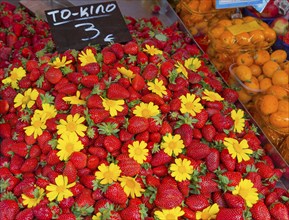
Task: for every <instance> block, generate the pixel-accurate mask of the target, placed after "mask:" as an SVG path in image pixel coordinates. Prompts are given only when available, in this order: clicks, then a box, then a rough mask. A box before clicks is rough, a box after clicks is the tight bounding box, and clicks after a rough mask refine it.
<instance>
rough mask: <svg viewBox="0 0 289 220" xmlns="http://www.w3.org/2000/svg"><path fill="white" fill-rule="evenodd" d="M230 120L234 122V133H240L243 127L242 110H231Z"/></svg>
mask: <svg viewBox="0 0 289 220" xmlns="http://www.w3.org/2000/svg"><path fill="white" fill-rule="evenodd" d="M231 118H232V119H233V120H234V132H237V133H241V132H242V131H243V130H244V127H245V119H244V111H243V110H242V109H238V110H237V111H236V110H234V109H233V110H232V111H231Z"/></svg>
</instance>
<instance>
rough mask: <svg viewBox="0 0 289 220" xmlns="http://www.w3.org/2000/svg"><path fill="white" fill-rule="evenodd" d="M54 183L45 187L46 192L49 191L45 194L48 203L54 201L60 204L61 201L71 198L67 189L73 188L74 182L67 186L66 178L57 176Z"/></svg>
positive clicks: (70, 193)
mask: <svg viewBox="0 0 289 220" xmlns="http://www.w3.org/2000/svg"><path fill="white" fill-rule="evenodd" d="M55 183H56V184H52V183H50V184H49V185H48V186H46V190H47V191H49V193H47V198H48V200H49V201H53V200H54V199H56V200H57V201H59V202H60V201H62V200H63V199H66V198H69V197H71V196H73V194H72V192H71V191H70V190H69V188H71V187H73V186H74V185H75V182H73V183H70V184H68V178H67V176H63V175H58V176H57V177H56V178H55Z"/></svg>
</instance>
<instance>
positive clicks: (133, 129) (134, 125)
mask: <svg viewBox="0 0 289 220" xmlns="http://www.w3.org/2000/svg"><path fill="white" fill-rule="evenodd" d="M148 127H149V122H148V120H147V119H146V118H143V117H139V116H133V117H131V118H130V119H129V120H128V127H127V130H128V132H129V133H131V134H139V133H142V132H144V131H145V130H147V129H148Z"/></svg>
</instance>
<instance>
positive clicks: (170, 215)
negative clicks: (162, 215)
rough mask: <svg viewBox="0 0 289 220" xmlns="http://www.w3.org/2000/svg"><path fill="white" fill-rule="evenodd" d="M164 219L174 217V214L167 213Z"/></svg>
mask: <svg viewBox="0 0 289 220" xmlns="http://www.w3.org/2000/svg"><path fill="white" fill-rule="evenodd" d="M166 219H176V216H175V215H174V214H167V215H166Z"/></svg>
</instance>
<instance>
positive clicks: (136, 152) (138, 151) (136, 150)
mask: <svg viewBox="0 0 289 220" xmlns="http://www.w3.org/2000/svg"><path fill="white" fill-rule="evenodd" d="M134 154H136V155H141V154H142V149H140V148H139V147H138V148H136V149H135V150H134Z"/></svg>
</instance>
